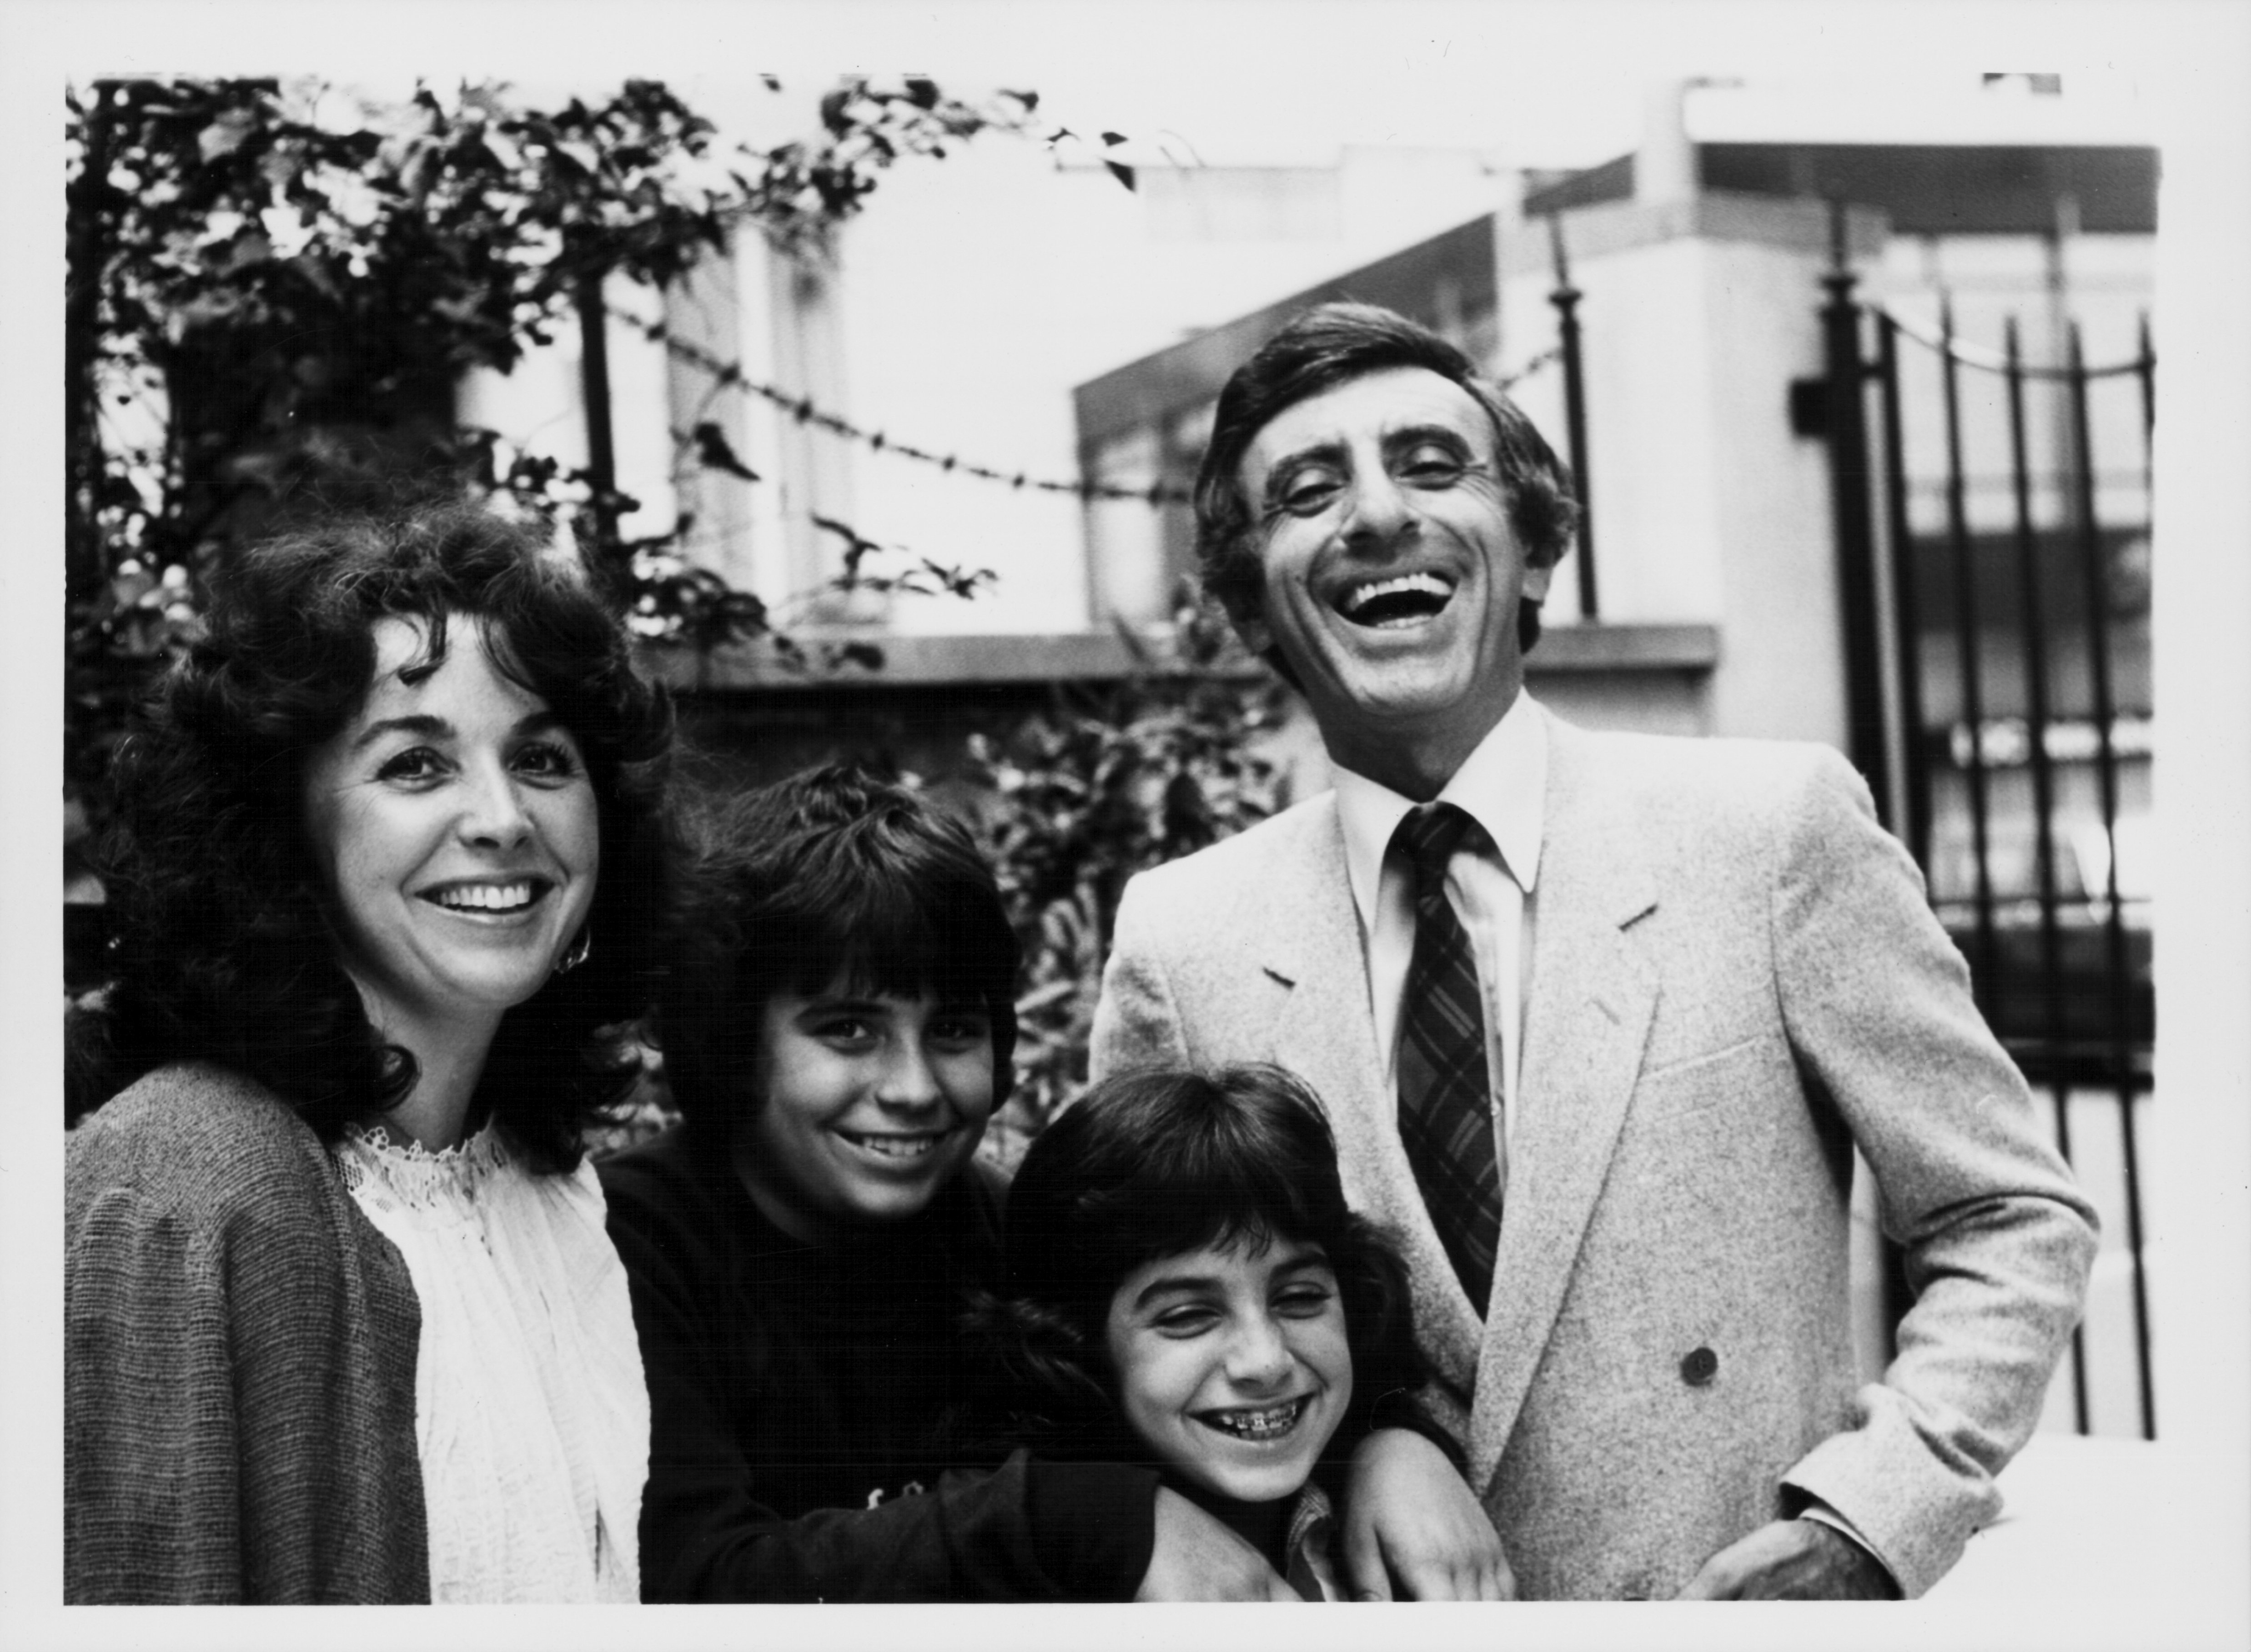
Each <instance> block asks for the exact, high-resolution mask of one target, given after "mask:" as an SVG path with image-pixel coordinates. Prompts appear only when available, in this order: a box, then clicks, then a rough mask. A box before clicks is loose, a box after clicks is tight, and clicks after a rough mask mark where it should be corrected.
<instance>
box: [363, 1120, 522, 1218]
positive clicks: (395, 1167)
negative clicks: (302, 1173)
mask: <svg viewBox="0 0 2251 1652" xmlns="http://www.w3.org/2000/svg"><path fill="white" fill-rule="evenodd" d="M336 1145H337V1151H336V1162H337V1164H338V1165H339V1166H340V1167H341V1168H342V1170H343V1177H344V1185H345V1186H346V1187H347V1188H349V1189H350V1191H351V1192H353V1193H355V1194H366V1193H371V1192H381V1193H384V1194H388V1195H389V1196H390V1198H391V1199H392V1200H394V1201H396V1202H397V1203H398V1204H400V1205H404V1206H407V1207H408V1208H409V1209H412V1210H423V1211H431V1210H439V1209H442V1208H447V1207H454V1208H459V1207H461V1206H468V1205H473V1204H474V1203H475V1201H476V1198H477V1195H478V1192H480V1190H481V1189H482V1188H483V1187H484V1186H485V1185H486V1184H488V1183H489V1182H490V1181H491V1180H492V1179H494V1178H495V1176H498V1175H500V1174H501V1173H502V1172H504V1171H506V1170H507V1169H508V1167H509V1165H510V1164H511V1163H513V1162H514V1160H513V1156H512V1155H511V1154H510V1153H509V1150H508V1144H507V1143H506V1142H504V1141H503V1140H502V1138H501V1134H500V1130H499V1127H498V1125H497V1123H495V1121H494V1120H492V1119H487V1120H486V1121H485V1123H484V1125H483V1127H482V1128H481V1129H480V1130H476V1131H475V1132H474V1134H472V1135H468V1136H465V1137H462V1138H461V1140H460V1141H459V1142H456V1143H455V1144H454V1145H453V1146H451V1147H447V1148H443V1149H440V1151H436V1152H433V1151H430V1149H428V1148H426V1147H425V1146H423V1145H422V1144H421V1143H419V1142H417V1141H411V1140H410V1141H401V1140H399V1139H398V1138H396V1137H393V1136H392V1135H391V1132H390V1131H389V1130H386V1129H385V1128H384V1126H383V1125H381V1124H380V1123H376V1124H357V1123H353V1124H347V1125H345V1126H344V1134H343V1140H342V1141H340V1142H339V1143H338V1144H336Z"/></svg>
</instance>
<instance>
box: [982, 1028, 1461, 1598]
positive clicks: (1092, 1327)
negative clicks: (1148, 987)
mask: <svg viewBox="0 0 2251 1652" xmlns="http://www.w3.org/2000/svg"><path fill="white" fill-rule="evenodd" d="M1005 1255H1006V1268H1005V1278H1006V1280H1007V1289H1006V1293H1005V1295H1004V1296H998V1297H995V1298H993V1299H989V1300H988V1301H987V1303H984V1304H983V1305H982V1307H981V1309H980V1313H979V1315H978V1318H979V1320H980V1322H981V1329H982V1330H983V1331H984V1332H985V1335H986V1337H987V1339H988V1340H989V1341H990V1342H991V1344H993V1345H994V1349H995V1351H996V1355H997V1363H998V1364H999V1365H1001V1368H1002V1369H1003V1370H1004V1371H1005V1372H1006V1373H1007V1381H1006V1383H1005V1385H1004V1386H1005V1389H1006V1390H1007V1391H1008V1400H1007V1402H1006V1403H1007V1407H1008V1410H1009V1412H1010V1413H1011V1415H1010V1418H1009V1422H1008V1432H1009V1434H1011V1435H1012V1436H1013V1438H1014V1439H1015V1441H1016V1442H1017V1443H1018V1444H1020V1445H1022V1446H1026V1447H1029V1448H1030V1449H1031V1450H1032V1452H1033V1453H1034V1454H1035V1456H1044V1457H1049V1458H1051V1459H1054V1460H1056V1461H1059V1462H1072V1461H1084V1460H1088V1459H1095V1460H1100V1461H1104V1462H1120V1463H1125V1462H1149V1463H1153V1464H1154V1465H1155V1466H1156V1467H1157V1468H1158V1469H1159V1470H1160V1473H1161V1475H1162V1476H1163V1480H1164V1483H1165V1484H1166V1485H1167V1486H1169V1487H1172V1488H1173V1489H1174V1490H1178V1491H1179V1492H1180V1493H1181V1495H1183V1496H1187V1497H1188V1499H1189V1500H1191V1501H1192V1502H1194V1503H1196V1504H1197V1505H1198V1506H1200V1507H1202V1508H1203V1509H1204V1510H1207V1511H1208V1512H1209V1513H1211V1514H1213V1515H1215V1516H1216V1517H1218V1518H1219V1519H1220V1520H1222V1522H1224V1523H1225V1524H1227V1525H1229V1527H1231V1528H1232V1529H1233V1530H1235V1531H1236V1532H1238V1533H1239V1534H1241V1535H1242V1536H1243V1538H1246V1539H1248V1540H1249V1541H1250V1543H1251V1544H1252V1545H1253V1546H1255V1547H1256V1548H1257V1550H1258V1552H1260V1553H1261V1554H1262V1555H1264V1557H1265V1558H1266V1559H1267V1561H1268V1562H1269V1564H1271V1566H1273V1567H1274V1569H1275V1571H1277V1572H1278V1573H1281V1574H1282V1576H1283V1577H1284V1579H1285V1580H1286V1581H1287V1582H1288V1583H1289V1584H1290V1586H1291V1587H1292V1589H1294V1590H1295V1591H1296V1592H1297V1593H1299V1595H1300V1596H1301V1597H1303V1598H1305V1599H1308V1600H1334V1599H1337V1598H1339V1593H1340V1583H1339V1579H1338V1573H1337V1570H1336V1565H1335V1559H1336V1557H1335V1556H1334V1555H1333V1553H1332V1541H1331V1532H1332V1531H1333V1525H1334V1522H1333V1518H1332V1510H1333V1503H1334V1502H1335V1501H1336V1500H1340V1498H1341V1496H1342V1494H1343V1491H1344V1485H1345V1469H1346V1466H1347V1462H1348V1460H1349V1458H1350V1455H1351V1453H1352V1449H1353V1448H1354V1446H1355V1445H1357V1444H1358V1443H1359V1442H1360V1441H1362V1440H1364V1439H1365V1438H1367V1436H1368V1434H1370V1433H1371V1432H1372V1431H1373V1430H1374V1429H1375V1427H1377V1426H1378V1424H1379V1419H1381V1421H1382V1426H1386V1427H1390V1426H1399V1425H1402V1424H1405V1425H1408V1426H1416V1425H1417V1424H1421V1425H1422V1426H1421V1427H1420V1431H1422V1432H1425V1433H1427V1434H1430V1436H1431V1437H1432V1438H1433V1439H1443V1438H1444V1436H1443V1435H1442V1434H1440V1433H1439V1432H1438V1430H1437V1428H1436V1427H1432V1426H1429V1425H1427V1424H1426V1423H1423V1420H1421V1419H1420V1418H1419V1417H1418V1416H1417V1415H1416V1412H1415V1409H1414V1408H1415V1398H1414V1396H1415V1393H1416V1390H1417V1389H1419V1388H1420V1387H1421V1386H1423V1380H1424V1376H1425V1372H1424V1368H1423V1362H1422V1358H1421V1356H1420V1355H1419V1354H1418V1352H1417V1351H1416V1345H1415V1327H1414V1319H1413V1306H1412V1302H1411V1299H1410V1297H1409V1289H1408V1283H1407V1275H1406V1271H1405V1268H1404V1266H1403V1263H1402V1262H1401V1261H1400V1260H1399V1256H1398V1254H1397V1252H1396V1250H1395V1249H1394V1248H1393V1247H1392V1245H1391V1242H1390V1241H1389V1239H1388V1238H1387V1237H1386V1236H1385V1235H1384V1234H1383V1233H1382V1230H1381V1229H1379V1228H1377V1227H1375V1226H1374V1225H1372V1224H1371V1223H1369V1222H1368V1220H1366V1219H1365V1218H1362V1217H1361V1216H1358V1215H1355V1214H1354V1213H1352V1212H1351V1211H1350V1210H1349V1209H1347V1206H1346V1204H1345V1195H1344V1187H1343V1184H1342V1182H1341V1180H1340V1178H1339V1176H1338V1172H1337V1161H1336V1145H1335V1142H1334V1140H1333V1137H1331V1135H1330V1133H1329V1127H1328V1122H1327V1120H1326V1118H1324V1117H1323V1116H1322V1113H1321V1109H1320V1104H1319V1102H1318V1101H1316V1100H1315V1099H1314V1097H1313V1095H1312V1093H1311V1092H1309V1091H1308V1090H1307V1089H1306V1088H1305V1086H1304V1085H1302V1084H1301V1083H1299V1082H1298V1081H1297V1080H1296V1079H1295V1078H1293V1077H1292V1075H1289V1074H1288V1073H1285V1072H1284V1071H1283V1070H1282V1069H1281V1068H1274V1067H1262V1066H1255V1065H1250V1066H1240V1067H1230V1068H1221V1069H1218V1070H1216V1071H1214V1072H1209V1073H1205V1072H1198V1071H1194V1070H1189V1069H1172V1068H1155V1069H1150V1070H1146V1071H1142V1072H1131V1073H1123V1074H1119V1075H1115V1076H1112V1077H1111V1078H1109V1079H1106V1080H1105V1081H1104V1082H1101V1083H1099V1084H1098V1085H1096V1086H1095V1087H1094V1088H1093V1089H1091V1090H1090V1091H1088V1092H1087V1094H1086V1095H1085V1096H1084V1097H1083V1098H1081V1099H1080V1100H1079V1101H1078V1102H1077V1103H1076V1104H1074V1105H1073V1106H1072V1107H1070V1109H1068V1110H1066V1111H1065V1112H1064V1113H1063V1115H1062V1116H1060V1117H1058V1118H1057V1119H1056V1121H1055V1122H1054V1123H1051V1124H1049V1126H1048V1128H1047V1130H1046V1131H1045V1132H1044V1133H1043V1134H1042V1135H1041V1137H1039V1139H1038V1140H1036V1141H1035V1142H1034V1143H1033V1144H1032V1146H1031V1150H1030V1151H1029V1152H1028V1153H1027V1154H1026V1155H1025V1157H1024V1161H1023V1164H1022V1166H1021V1167H1020V1168H1019V1169H1018V1171H1017V1172H1016V1179H1015V1183H1014V1184H1013V1185H1012V1186H1011V1187H1010V1189H1009V1193H1008V1216H1007V1221H1006V1224H1005ZM1449 1453H1450V1455H1451V1448H1449Z"/></svg>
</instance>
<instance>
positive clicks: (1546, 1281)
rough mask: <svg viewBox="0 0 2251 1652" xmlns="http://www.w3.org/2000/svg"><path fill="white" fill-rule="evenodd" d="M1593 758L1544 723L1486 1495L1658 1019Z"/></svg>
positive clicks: (1479, 1440)
mask: <svg viewBox="0 0 2251 1652" xmlns="http://www.w3.org/2000/svg"><path fill="white" fill-rule="evenodd" d="M1587 757H1588V753H1587V750H1586V736H1583V735H1581V734H1579V733H1578V732H1577V731H1576V730H1575V729H1571V728H1570V727H1569V725H1567V724H1563V723H1560V722H1556V721H1555V719H1554V718H1552V717H1551V718H1549V720H1548V797H1547V801H1546V807H1545V821H1546V824H1545V826H1544V828H1543V831H1542V833H1541V850H1540V855H1541V860H1540V884H1539V888H1538V890H1537V892H1536V893H1535V895H1534V902H1535V905H1534V926H1533V928H1534V935H1533V957H1532V991H1531V998H1530V1001H1529V1006H1528V1009H1527V1014H1526V1016H1525V1020H1524V1053H1523V1059H1522V1061H1521V1062H1520V1068H1519V1081H1518V1086H1519V1091H1520V1104H1521V1111H1520V1114H1519V1117H1518V1122H1517V1124H1516V1128H1515V1131H1514V1133H1513V1137H1512V1140H1511V1144H1510V1153H1509V1174H1508V1187H1507V1198H1506V1203H1505V1205H1504V1207H1503V1211H1502V1216H1501V1229H1500V1249H1499V1252H1498V1254H1497V1255H1496V1256H1495V1258H1494V1264H1493V1303H1492V1309H1491V1312H1490V1315H1489V1317H1488V1318H1487V1320H1486V1324H1485V1326H1484V1337H1483V1341H1484V1350H1483V1358H1482V1359H1481V1361H1480V1362H1479V1372H1478V1383H1477V1393H1476V1400H1475V1403H1474V1406H1473V1407H1472V1414H1471V1422H1470V1441H1469V1455H1470V1469H1471V1482H1470V1483H1471V1484H1472V1485H1473V1486H1477V1487H1479V1489H1480V1490H1484V1489H1485V1488H1486V1486H1487V1485H1488V1484H1489V1483H1490V1481H1491V1479H1492V1476H1493V1472H1494V1470H1495V1469H1497V1468H1498V1467H1499V1466H1500V1456H1501V1452H1502V1450H1503V1448H1505V1447H1506V1444H1507V1441H1508V1436H1509V1433H1510V1431H1511V1430H1512V1429H1513V1427H1515V1425H1516V1418H1517V1414H1518V1412H1519V1411H1520V1409H1521V1407H1522V1406H1523V1403H1524V1396H1525V1392H1526V1390H1527V1388H1528V1387H1529V1386H1531V1381H1532V1374H1533V1372H1534V1369H1535V1368H1536V1367H1537V1366H1538V1365H1539V1363H1540V1359H1541V1355H1542V1354H1543V1353H1544V1352H1545V1351H1546V1349H1547V1345H1548V1336H1549V1334H1550V1332H1551V1331H1553V1329H1554V1326H1555V1316H1556V1313H1557V1311H1558V1310H1560V1309H1561V1307H1562V1302H1563V1294H1564V1290H1565V1288H1566V1287H1567V1286H1568V1284H1569V1282H1570V1275H1571V1269H1572V1268H1573V1266H1574V1264H1575V1262H1576V1259H1577V1256H1578V1252H1579V1244H1580V1241H1581V1239H1582V1238H1583V1235H1584V1234H1585V1232H1586V1227H1587V1222H1588V1220H1589V1218H1590V1216H1591V1215H1592V1213H1593V1211H1594V1206H1595V1200H1596V1197H1597V1195H1598V1194H1599V1193H1600V1192H1601V1191H1602V1185H1603V1176H1604V1173H1605V1172H1607V1170H1608V1169H1609V1166H1610V1157H1611V1155H1612V1153H1613V1152H1614V1151H1615V1150H1616V1148H1617V1137H1618V1130H1619V1126H1620V1125H1621V1123H1623V1122H1624V1117H1625V1111H1626V1103H1627V1102H1628V1101H1629V1099H1631V1096H1632V1094H1633V1087H1634V1081H1635V1078H1636V1076H1637V1075H1638V1073H1639V1071H1640V1067H1641V1054H1642V1049H1643V1047H1644V1045H1645V1041H1646V1040H1647V1037H1648V1033H1649V1025H1650V1019H1651V1016H1652V1013H1654V1011H1655V1009H1656V1006H1657V982H1656V978H1655V976H1654V973H1653V971H1652V970H1651V969H1650V967H1649V965H1648V964H1646V963H1645V961H1644V960H1643V959H1642V958H1641V957H1640V956H1639V954H1638V949H1637V948H1636V947H1635V946H1634V944H1633V942H1632V937H1631V933H1630V932H1629V931H1630V926H1631V924H1632V923H1634V921H1635V920H1636V919H1638V918H1639V917H1641V916H1643V915H1645V914H1646V913H1647V912H1648V911H1650V910H1651V909H1652V908H1653V907H1654V906H1655V905H1656V895H1655V882H1654V880H1653V878H1652V876H1651V875H1650V874H1649V872H1648V870H1647V868H1646V867H1645V864H1644V862H1643V861H1642V858H1641V856H1640V854H1639V853H1638V847H1637V845H1636V843H1635V841H1634V840H1633V835H1632V833H1631V830H1630V829H1629V827H1628V826H1627V825H1626V824H1625V823H1624V822H1623V821H1621V820H1620V819H1618V817H1617V812H1615V811H1613V810H1610V809H1606V808H1604V807H1603V806H1601V804H1600V802H1599V800H1598V799H1597V798H1595V797H1594V796H1593V794H1592V790H1591V785H1590V781H1591V777H1590V774H1589V771H1588V769H1587Z"/></svg>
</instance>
